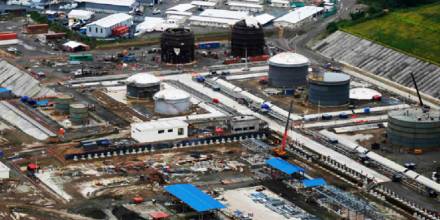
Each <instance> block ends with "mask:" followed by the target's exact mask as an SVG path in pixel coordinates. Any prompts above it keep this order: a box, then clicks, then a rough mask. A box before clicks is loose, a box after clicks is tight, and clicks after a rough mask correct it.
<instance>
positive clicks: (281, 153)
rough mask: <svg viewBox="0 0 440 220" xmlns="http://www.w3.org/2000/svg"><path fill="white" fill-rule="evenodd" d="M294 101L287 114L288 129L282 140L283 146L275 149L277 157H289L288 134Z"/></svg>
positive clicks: (286, 128) (291, 102)
mask: <svg viewBox="0 0 440 220" xmlns="http://www.w3.org/2000/svg"><path fill="white" fill-rule="evenodd" d="M292 105H293V101H290V107H289V114H287V121H286V127H285V128H284V134H283V139H282V140H281V146H279V147H277V148H274V149H273V153H274V155H275V156H277V157H281V158H285V157H287V152H286V144H287V132H288V131H289V122H290V113H291V112H292Z"/></svg>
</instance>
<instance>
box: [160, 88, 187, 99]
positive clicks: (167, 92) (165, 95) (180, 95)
mask: <svg viewBox="0 0 440 220" xmlns="http://www.w3.org/2000/svg"><path fill="white" fill-rule="evenodd" d="M153 98H154V99H155V100H157V99H164V100H181V99H188V98H190V95H189V94H188V93H186V92H185V91H182V90H180V89H173V88H168V89H164V90H161V91H159V92H157V93H156V94H154V97H153Z"/></svg>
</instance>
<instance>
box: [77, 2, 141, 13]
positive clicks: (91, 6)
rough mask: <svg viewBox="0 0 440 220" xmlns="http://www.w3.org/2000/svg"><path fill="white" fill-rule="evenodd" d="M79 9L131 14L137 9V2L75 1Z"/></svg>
mask: <svg viewBox="0 0 440 220" xmlns="http://www.w3.org/2000/svg"><path fill="white" fill-rule="evenodd" d="M75 1H76V2H77V3H78V4H79V7H82V8H85V9H87V10H90V11H96V12H106V13H120V12H125V13H128V12H130V11H131V10H132V9H133V8H134V7H136V5H137V3H136V0H75Z"/></svg>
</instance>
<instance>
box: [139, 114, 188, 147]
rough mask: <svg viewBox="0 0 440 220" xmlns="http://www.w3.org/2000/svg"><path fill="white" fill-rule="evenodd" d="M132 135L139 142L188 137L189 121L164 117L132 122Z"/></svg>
mask: <svg viewBox="0 0 440 220" xmlns="http://www.w3.org/2000/svg"><path fill="white" fill-rule="evenodd" d="M131 137H132V138H133V139H135V140H136V141H138V142H139V143H148V142H158V141H167V140H175V139H180V138H187V137H188V123H186V122H185V121H183V120H178V119H163V120H155V121H147V122H141V123H133V124H131Z"/></svg>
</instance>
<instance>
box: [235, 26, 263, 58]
mask: <svg viewBox="0 0 440 220" xmlns="http://www.w3.org/2000/svg"><path fill="white" fill-rule="evenodd" d="M264 45H265V41H264V31H263V27H262V26H261V24H259V23H258V21H256V20H255V19H254V18H246V19H243V20H241V21H239V22H237V23H236V24H235V25H234V26H233V27H232V34H231V54H232V56H234V57H237V56H238V57H246V48H247V56H250V57H251V56H259V55H263V54H264Z"/></svg>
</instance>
